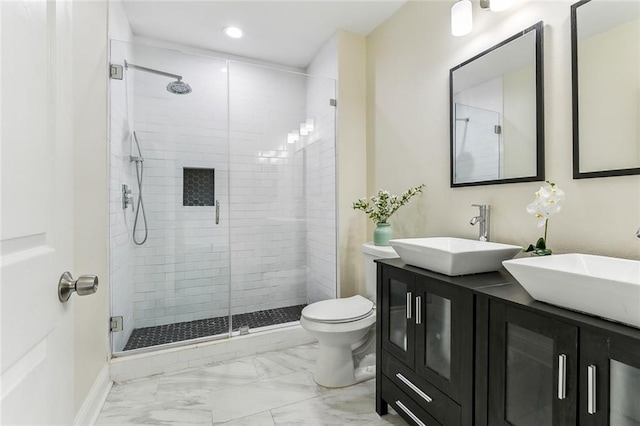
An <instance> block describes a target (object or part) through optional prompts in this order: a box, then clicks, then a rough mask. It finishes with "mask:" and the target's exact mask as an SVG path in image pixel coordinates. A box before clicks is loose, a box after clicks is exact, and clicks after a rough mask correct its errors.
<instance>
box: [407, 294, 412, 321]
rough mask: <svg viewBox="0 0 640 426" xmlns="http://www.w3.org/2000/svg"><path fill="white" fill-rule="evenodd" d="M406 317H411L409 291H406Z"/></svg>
mask: <svg viewBox="0 0 640 426" xmlns="http://www.w3.org/2000/svg"><path fill="white" fill-rule="evenodd" d="M407 319H411V292H410V291H409V292H407Z"/></svg>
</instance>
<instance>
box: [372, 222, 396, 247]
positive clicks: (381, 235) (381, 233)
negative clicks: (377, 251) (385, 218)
mask: <svg viewBox="0 0 640 426" xmlns="http://www.w3.org/2000/svg"><path fill="white" fill-rule="evenodd" d="M391 238H393V229H391V226H389V224H388V223H386V222H380V223H377V224H376V229H374V230H373V244H374V245H376V246H388V245H389V240H390V239H391Z"/></svg>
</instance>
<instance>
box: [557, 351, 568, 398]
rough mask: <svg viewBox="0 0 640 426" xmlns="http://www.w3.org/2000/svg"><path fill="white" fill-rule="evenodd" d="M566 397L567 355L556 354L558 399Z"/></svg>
mask: <svg viewBox="0 0 640 426" xmlns="http://www.w3.org/2000/svg"><path fill="white" fill-rule="evenodd" d="M566 397H567V356H566V355H565V354H560V355H558V399H560V400H562V399H565V398H566Z"/></svg>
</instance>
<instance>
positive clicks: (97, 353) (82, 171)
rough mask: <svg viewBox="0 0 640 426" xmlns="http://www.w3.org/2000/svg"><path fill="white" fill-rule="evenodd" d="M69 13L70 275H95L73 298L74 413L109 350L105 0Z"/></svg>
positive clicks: (76, 5)
mask: <svg viewBox="0 0 640 426" xmlns="http://www.w3.org/2000/svg"><path fill="white" fill-rule="evenodd" d="M73 16H74V52H73V53H74V58H73V61H74V66H73V70H74V75H73V79H74V85H75V87H74V89H75V92H74V156H75V158H74V163H73V164H74V169H75V170H74V182H75V187H74V188H73V190H74V192H75V209H74V210H75V229H74V231H75V234H74V235H75V238H74V243H75V272H74V275H81V274H95V275H98V277H99V279H100V283H99V288H98V292H97V293H96V294H94V295H91V296H88V297H81V298H77V299H76V300H75V301H74V309H75V313H74V315H75V348H74V352H75V363H74V370H75V371H74V374H75V392H74V394H75V395H74V396H75V411H76V412H78V410H79V409H80V407H81V406H82V403H83V402H84V400H85V398H86V397H87V395H88V393H89V390H90V389H91V387H92V386H93V384H94V382H95V380H96V378H97V377H98V374H99V373H100V370H101V369H102V368H103V367H104V365H105V364H106V363H107V360H108V354H109V345H108V343H109V340H108V339H109V330H108V326H109V321H108V318H109V285H108V283H109V277H108V276H107V270H108V268H107V265H108V255H107V252H108V247H109V246H108V227H109V223H108V219H107V213H108V204H107V176H108V174H107V117H108V115H107V2H106V1H88V0H87V1H77V2H74V7H73ZM74 297H76V296H74Z"/></svg>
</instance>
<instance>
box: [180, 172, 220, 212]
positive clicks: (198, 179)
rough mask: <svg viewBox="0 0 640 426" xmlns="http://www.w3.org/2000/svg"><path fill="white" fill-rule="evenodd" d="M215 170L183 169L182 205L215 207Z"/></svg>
mask: <svg viewBox="0 0 640 426" xmlns="http://www.w3.org/2000/svg"><path fill="white" fill-rule="evenodd" d="M215 176H216V174H215V169H204V168H203V169H192V168H187V167H185V168H183V169H182V205H183V206H213V205H215V201H214V200H215Z"/></svg>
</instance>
